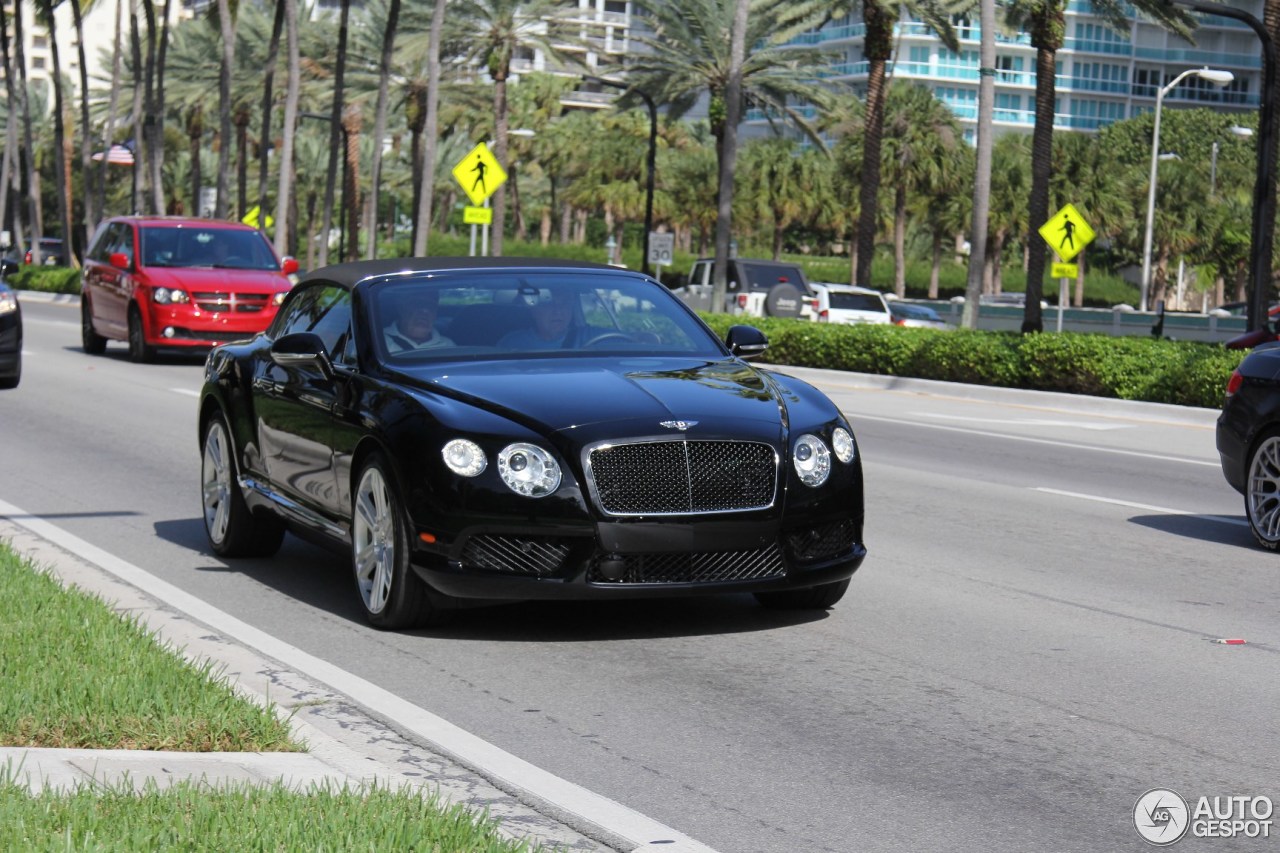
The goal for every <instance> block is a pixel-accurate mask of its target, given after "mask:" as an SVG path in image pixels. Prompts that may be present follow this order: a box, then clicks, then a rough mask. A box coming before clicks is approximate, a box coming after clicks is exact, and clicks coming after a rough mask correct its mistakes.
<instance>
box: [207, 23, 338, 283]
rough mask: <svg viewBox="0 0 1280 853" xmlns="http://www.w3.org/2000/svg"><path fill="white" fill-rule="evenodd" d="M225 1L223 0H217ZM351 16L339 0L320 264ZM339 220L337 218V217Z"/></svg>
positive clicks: (329, 220)
mask: <svg viewBox="0 0 1280 853" xmlns="http://www.w3.org/2000/svg"><path fill="white" fill-rule="evenodd" d="M219 2H225V0H219ZM350 19H351V0H342V11H341V16H340V18H339V23H338V57H337V69H336V70H335V71H334V76H333V107H332V109H331V110H330V112H329V168H328V171H327V172H326V173H325V181H324V208H323V209H322V210H321V211H320V217H321V226H320V227H321V233H320V266H325V265H327V264H328V263H329V230H330V229H331V228H332V227H333V196H334V184H335V183H336V181H337V180H338V151H339V148H338V134H339V132H340V131H341V128H342V105H343V98H344V97H345V96H346V93H345V92H344V91H343V85H344V83H343V80H344V75H345V72H346V66H347V29H348V23H349V21H350ZM339 223H341V220H339Z"/></svg>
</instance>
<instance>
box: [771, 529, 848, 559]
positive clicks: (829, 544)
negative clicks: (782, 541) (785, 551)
mask: <svg viewBox="0 0 1280 853" xmlns="http://www.w3.org/2000/svg"><path fill="white" fill-rule="evenodd" d="M853 532H854V527H853V522H852V521H850V520H848V519H845V520H843V521H836V522H832V523H830V524H819V525H816V526H814V527H804V528H800V529H798V530H792V531H791V532H789V533H788V534H787V547H788V548H790V549H791V555H792V556H793V557H795V559H797V560H801V561H805V562H810V561H813V560H829V559H831V558H832V557H839V556H840V555H841V554H847V553H849V552H850V551H852V550H853V546H854V541H853Z"/></svg>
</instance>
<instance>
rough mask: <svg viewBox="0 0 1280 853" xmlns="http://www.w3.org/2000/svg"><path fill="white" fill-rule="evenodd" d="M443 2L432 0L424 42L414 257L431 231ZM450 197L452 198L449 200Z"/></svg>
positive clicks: (422, 250) (421, 252) (421, 251)
mask: <svg viewBox="0 0 1280 853" xmlns="http://www.w3.org/2000/svg"><path fill="white" fill-rule="evenodd" d="M446 4H447V0H436V5H435V8H434V9H433V10H432V12H431V35H430V37H429V39H428V41H427V124H426V127H425V128H424V130H423V134H424V135H425V136H426V143H427V150H426V154H425V155H424V158H423V163H422V189H421V193H422V194H421V197H420V198H419V199H418V222H419V223H421V224H420V225H419V230H418V231H416V232H415V233H414V236H413V246H414V254H416V255H418V256H422V255H425V254H426V253H427V232H428V230H430V228H431V201H432V196H433V195H434V194H435V181H436V146H437V145H438V144H439V142H440V140H439V123H440V42H441V39H442V38H443V37H444V35H443V34H444V13H445V6H446ZM451 197H452V196H451Z"/></svg>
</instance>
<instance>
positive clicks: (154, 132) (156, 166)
mask: <svg viewBox="0 0 1280 853" xmlns="http://www.w3.org/2000/svg"><path fill="white" fill-rule="evenodd" d="M171 2H172V0H165V3H164V11H163V12H162V13H161V15H162V17H161V21H160V53H159V56H158V57H157V58H156V70H155V78H156V96H155V103H154V107H155V109H154V112H153V114H152V122H151V161H150V163H151V186H152V188H153V190H154V192H155V197H156V213H166V212H167V209H168V203H167V199H166V198H165V193H164V174H163V172H164V68H165V63H166V61H167V57H168V55H169V12H170V5H171Z"/></svg>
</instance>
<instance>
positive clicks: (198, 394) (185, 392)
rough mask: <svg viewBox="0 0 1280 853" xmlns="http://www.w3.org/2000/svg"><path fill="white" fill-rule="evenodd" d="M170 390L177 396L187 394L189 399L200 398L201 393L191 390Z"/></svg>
mask: <svg viewBox="0 0 1280 853" xmlns="http://www.w3.org/2000/svg"><path fill="white" fill-rule="evenodd" d="M169 390H170V391H172V392H173V393H175V394H186V395H187V396H188V397H199V396H200V392H199V391H192V390H191V389H190V388H170V389H169Z"/></svg>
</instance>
